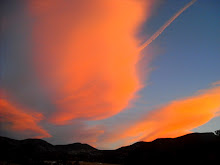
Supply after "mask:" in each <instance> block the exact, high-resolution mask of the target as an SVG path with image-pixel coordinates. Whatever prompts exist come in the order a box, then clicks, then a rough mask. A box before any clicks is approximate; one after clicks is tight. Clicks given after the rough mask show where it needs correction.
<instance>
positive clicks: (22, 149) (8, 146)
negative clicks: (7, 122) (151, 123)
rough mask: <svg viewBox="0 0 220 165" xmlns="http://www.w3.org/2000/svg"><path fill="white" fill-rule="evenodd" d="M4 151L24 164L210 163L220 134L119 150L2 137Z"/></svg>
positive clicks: (4, 156) (217, 150)
mask: <svg viewBox="0 0 220 165" xmlns="http://www.w3.org/2000/svg"><path fill="white" fill-rule="evenodd" d="M0 155H1V157H0V160H1V161H11V162H17V163H20V164H31V163H30V160H31V162H35V164H39V163H36V162H37V161H40V162H43V161H44V160H54V161H58V160H63V162H65V161H66V160H73V161H88V162H102V163H113V164H125V165H142V164H164V163H169V164H210V163H216V162H219V161H220V160H219V155H220V136H219V134H214V133H191V134H187V135H184V136H180V137H177V138H160V139H156V140H154V141H152V142H137V143H134V144H132V145H130V146H124V147H121V148H118V149H116V150H98V149H96V148H94V147H92V146H90V145H88V144H82V143H73V144H67V145H52V144H50V143H48V142H46V141H44V140H41V139H26V140H14V139H10V138H7V137H0ZM64 160H65V161H64ZM27 161H29V163H27ZM24 162H25V163H24ZM63 164H65V163H63Z"/></svg>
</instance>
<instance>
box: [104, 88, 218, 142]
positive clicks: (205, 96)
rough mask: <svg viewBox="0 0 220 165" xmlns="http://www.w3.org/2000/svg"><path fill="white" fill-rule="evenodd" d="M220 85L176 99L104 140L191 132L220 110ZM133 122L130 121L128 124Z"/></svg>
mask: <svg viewBox="0 0 220 165" xmlns="http://www.w3.org/2000/svg"><path fill="white" fill-rule="evenodd" d="M219 100H220V87H219V86H218V87H213V88H211V89H207V90H201V91H199V92H198V93H197V94H196V95H194V96H191V97H187V98H184V99H180V100H175V101H172V102H170V103H168V104H167V105H165V106H163V107H161V108H159V109H155V110H152V111H151V112H150V113H148V114H147V115H145V116H144V117H143V118H141V119H139V120H138V121H137V122H135V123H133V124H132V125H130V126H127V128H124V131H123V129H122V128H120V130H118V131H116V132H113V133H112V135H109V137H107V136H106V137H105V138H104V139H103V142H104V143H112V142H114V143H115V142H117V141H118V142H120V144H121V143H123V144H124V145H128V144H131V143H133V142H136V141H140V140H143V141H152V140H154V139H156V138H167V137H177V136H181V135H184V134H186V133H190V130H192V129H194V128H196V127H198V126H201V125H203V124H205V123H207V122H208V121H210V120H211V119H212V118H214V117H216V116H217V115H218V113H219V112H220V101H219ZM127 124H129V123H127Z"/></svg>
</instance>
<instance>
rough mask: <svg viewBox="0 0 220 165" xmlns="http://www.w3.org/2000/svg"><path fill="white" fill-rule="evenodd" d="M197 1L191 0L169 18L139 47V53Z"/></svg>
mask: <svg viewBox="0 0 220 165" xmlns="http://www.w3.org/2000/svg"><path fill="white" fill-rule="evenodd" d="M196 1H197V0H192V1H191V2H189V3H188V4H187V5H185V6H184V7H183V8H182V9H180V10H179V11H178V12H177V13H176V14H175V15H174V16H173V17H171V18H170V19H169V20H168V21H167V22H166V23H165V24H164V25H163V26H162V27H161V28H160V29H159V30H158V31H157V32H156V33H154V34H153V35H152V36H151V37H150V38H149V39H148V40H147V41H146V42H144V43H143V44H142V45H141V46H140V47H139V51H142V50H143V49H144V48H146V47H147V46H148V45H149V44H150V43H151V42H153V41H154V40H155V39H156V38H157V37H158V36H159V35H160V34H161V33H162V32H163V31H164V30H165V29H166V28H167V27H168V26H169V25H170V24H171V23H172V22H173V21H174V20H175V19H176V18H177V17H178V16H179V15H180V14H182V12H184V11H185V10H186V9H188V8H189V7H190V6H191V5H192V4H194V3H195V2H196Z"/></svg>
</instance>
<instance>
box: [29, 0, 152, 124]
mask: <svg viewBox="0 0 220 165" xmlns="http://www.w3.org/2000/svg"><path fill="white" fill-rule="evenodd" d="M39 4H40V5H39ZM31 5H32V7H31V9H33V10H32V11H31V12H32V13H33V17H34V18H35V20H36V22H35V23H34V26H33V27H34V30H33V43H34V44H33V47H34V53H35V54H36V55H35V56H34V57H33V63H34V66H35V68H36V69H35V70H36V73H37V74H38V76H39V79H40V81H41V84H42V86H44V89H46V90H47V93H49V96H50V100H52V102H53V103H54V104H55V105H56V111H55V112H54V113H53V114H51V118H50V121H51V122H52V123H56V124H66V123H68V122H69V121H71V120H73V119H77V118H83V119H88V120H99V119H104V118H107V117H110V116H113V115H115V114H117V113H119V112H120V111H122V110H123V109H125V108H126V107H127V106H129V102H130V101H131V99H134V98H135V97H136V92H137V91H138V90H140V89H141V88H142V87H143V85H142V82H141V81H140V78H139V75H138V71H137V66H136V65H137V63H138V61H139V52H138V44H139V40H138V39H137V37H136V35H137V32H138V28H139V27H140V25H141V23H142V22H143V21H144V20H146V18H148V17H149V14H150V6H151V5H152V2H149V1H146V2H145V1H142V0H121V1H118V0H105V1H103V0H95V1H89V0H83V1H59V0H55V1H47V2H45V3H38V5H39V6H38V7H37V5H36V3H31ZM33 5H34V6H33ZM48 6H50V7H48Z"/></svg>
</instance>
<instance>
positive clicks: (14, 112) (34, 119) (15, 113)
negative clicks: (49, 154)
mask: <svg viewBox="0 0 220 165" xmlns="http://www.w3.org/2000/svg"><path fill="white" fill-rule="evenodd" d="M2 93H3V92H2ZM2 93H0V96H1V97H0V123H1V129H7V130H10V131H15V132H17V133H19V132H22V134H26V135H28V136H31V137H35V138H45V137H51V135H50V134H49V133H48V132H47V131H46V130H44V129H43V128H42V127H41V126H39V125H38V123H39V122H40V121H41V120H42V119H43V115H42V114H41V113H37V112H31V111H29V110H27V109H25V108H24V107H22V106H20V105H19V104H16V103H12V102H10V101H9V100H8V98H7V99H6V96H3V95H2Z"/></svg>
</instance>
